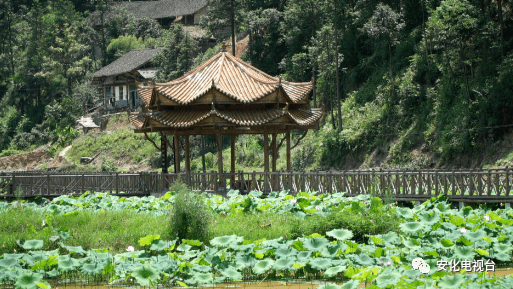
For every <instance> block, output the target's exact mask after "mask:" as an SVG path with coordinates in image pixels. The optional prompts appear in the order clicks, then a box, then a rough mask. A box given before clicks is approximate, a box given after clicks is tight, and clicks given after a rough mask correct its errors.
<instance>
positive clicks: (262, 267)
mask: <svg viewBox="0 0 513 289" xmlns="http://www.w3.org/2000/svg"><path fill="white" fill-rule="evenodd" d="M273 264H274V260H272V259H265V260H260V261H258V262H257V263H256V264H255V266H254V267H253V273H255V274H257V275H260V274H263V273H265V272H267V271H268V270H269V269H271V267H272V266H273Z"/></svg>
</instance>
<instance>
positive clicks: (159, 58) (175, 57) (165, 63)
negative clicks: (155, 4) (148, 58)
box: [153, 25, 198, 82]
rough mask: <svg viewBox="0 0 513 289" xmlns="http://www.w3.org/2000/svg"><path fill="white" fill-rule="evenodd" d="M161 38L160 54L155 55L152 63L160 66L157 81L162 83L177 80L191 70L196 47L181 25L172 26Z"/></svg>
mask: <svg viewBox="0 0 513 289" xmlns="http://www.w3.org/2000/svg"><path fill="white" fill-rule="evenodd" d="M162 38H163V39H162V42H163V47H162V52H161V53H159V54H157V55H155V57H154V59H153V61H154V62H155V63H158V64H159V65H160V67H159V70H158V71H157V80H158V81H161V82H164V81H170V80H173V79H175V78H178V77H180V76H182V75H183V74H185V73H186V72H187V71H188V70H190V69H191V68H192V64H193V63H194V57H196V54H197V52H198V45H197V43H196V41H195V40H194V39H193V38H192V37H191V36H189V34H188V33H187V31H185V29H184V28H183V26H182V25H172V26H171V27H170V28H169V30H167V31H165V32H164V33H163V36H162Z"/></svg>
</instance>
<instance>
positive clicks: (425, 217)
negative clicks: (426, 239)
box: [419, 212, 440, 226]
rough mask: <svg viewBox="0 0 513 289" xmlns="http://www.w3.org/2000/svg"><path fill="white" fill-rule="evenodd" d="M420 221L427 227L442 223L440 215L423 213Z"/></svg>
mask: <svg viewBox="0 0 513 289" xmlns="http://www.w3.org/2000/svg"><path fill="white" fill-rule="evenodd" d="M419 219H420V220H421V221H422V222H424V223H425V224H426V225H429V226H432V225H434V224H436V223H438V222H439V221H440V215H439V214H438V213H435V212H432V213H423V214H420V215H419Z"/></svg>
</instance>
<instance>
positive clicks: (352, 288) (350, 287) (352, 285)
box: [340, 280, 360, 289]
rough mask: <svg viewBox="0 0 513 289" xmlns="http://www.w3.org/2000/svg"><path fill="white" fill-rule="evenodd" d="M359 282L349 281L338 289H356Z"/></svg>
mask: <svg viewBox="0 0 513 289" xmlns="http://www.w3.org/2000/svg"><path fill="white" fill-rule="evenodd" d="M359 284H360V282H359V281H358V280H349V281H347V282H346V283H344V284H343V285H342V286H340V289H356V288H358V285H359Z"/></svg>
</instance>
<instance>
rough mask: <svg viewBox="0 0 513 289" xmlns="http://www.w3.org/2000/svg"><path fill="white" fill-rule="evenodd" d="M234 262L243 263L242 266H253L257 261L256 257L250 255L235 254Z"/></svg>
mask: <svg viewBox="0 0 513 289" xmlns="http://www.w3.org/2000/svg"><path fill="white" fill-rule="evenodd" d="M235 263H236V264H239V265H243V266H244V268H248V267H253V266H255V264H256V263H257V259H255V258H254V257H253V256H251V255H249V254H248V255H237V256H235Z"/></svg>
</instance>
